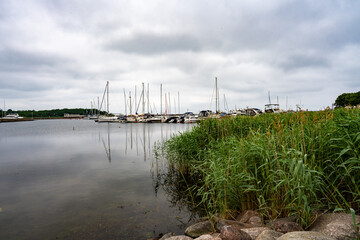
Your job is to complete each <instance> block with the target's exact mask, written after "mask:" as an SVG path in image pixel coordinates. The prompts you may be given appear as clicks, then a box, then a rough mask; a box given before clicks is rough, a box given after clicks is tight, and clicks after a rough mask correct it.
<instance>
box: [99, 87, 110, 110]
mask: <svg viewBox="0 0 360 240" xmlns="http://www.w3.org/2000/svg"><path fill="white" fill-rule="evenodd" d="M108 83H109V82H107V83H106V86H105V90H104V94H103V97H102V100H101V104H100V107H99V110H100V111H101V109H102V104H103V103H104V100H105V93H106V89H107V85H108Z"/></svg>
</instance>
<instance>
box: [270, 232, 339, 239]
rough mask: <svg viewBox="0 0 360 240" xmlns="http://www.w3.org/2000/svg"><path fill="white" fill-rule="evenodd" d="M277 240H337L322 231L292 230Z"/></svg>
mask: <svg viewBox="0 0 360 240" xmlns="http://www.w3.org/2000/svg"><path fill="white" fill-rule="evenodd" d="M277 240H336V239H335V238H333V237H330V236H328V235H325V234H323V233H320V232H312V231H310V232H304V231H301V232H290V233H286V234H284V235H282V236H281V237H279V238H278V239H277Z"/></svg>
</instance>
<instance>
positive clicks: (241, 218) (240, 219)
mask: <svg viewBox="0 0 360 240" xmlns="http://www.w3.org/2000/svg"><path fill="white" fill-rule="evenodd" d="M255 216H256V217H261V216H260V214H259V213H258V212H255V211H253V210H247V211H245V212H244V213H242V214H240V215H239V216H238V217H237V218H236V220H237V221H238V222H242V223H248V221H249V220H250V218H252V217H255Z"/></svg>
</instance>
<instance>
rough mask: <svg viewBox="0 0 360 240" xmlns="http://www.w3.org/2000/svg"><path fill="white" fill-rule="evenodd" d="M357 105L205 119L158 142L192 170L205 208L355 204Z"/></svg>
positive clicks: (359, 169)
mask: <svg viewBox="0 0 360 240" xmlns="http://www.w3.org/2000/svg"><path fill="white" fill-rule="evenodd" d="M359 146H360V111H359V110H358V109H350V110H349V109H338V110H335V111H331V110H325V111H319V112H299V113H288V114H266V115H261V116H259V117H253V118H250V117H243V116H241V117H237V118H226V119H220V120H217V119H207V120H204V121H201V122H200V124H199V125H198V126H196V127H195V128H194V129H193V130H192V131H190V132H186V133H183V134H181V135H179V136H176V137H173V138H171V139H170V140H169V141H168V142H167V143H166V144H165V146H164V148H165V150H166V151H165V152H166V155H167V159H169V161H170V165H171V166H172V167H174V168H175V169H177V170H178V171H182V172H186V173H189V174H190V175H191V174H193V175H194V176H196V178H197V179H198V181H196V183H195V184H193V185H192V186H191V187H190V188H191V189H192V190H193V191H194V194H195V195H197V196H198V197H199V199H201V200H200V203H199V204H201V205H204V206H206V209H207V210H208V211H209V212H218V213H221V214H224V215H225V214H227V213H228V212H233V211H242V210H245V209H255V210H258V211H260V212H262V213H263V215H264V216H265V217H268V218H276V217H279V216H288V215H296V216H297V217H298V220H299V223H300V224H301V225H303V226H304V227H307V226H308V225H309V224H311V222H312V221H313V219H314V218H315V216H316V212H317V210H319V209H335V208H344V209H349V208H350V207H352V208H354V209H355V210H356V211H359V203H360V191H359V187H358V186H359V183H360V158H359V154H360V149H359Z"/></svg>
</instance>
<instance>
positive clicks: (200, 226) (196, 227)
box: [185, 221, 214, 238]
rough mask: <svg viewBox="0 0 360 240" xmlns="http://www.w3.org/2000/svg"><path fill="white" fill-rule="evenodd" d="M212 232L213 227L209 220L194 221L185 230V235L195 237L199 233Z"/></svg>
mask: <svg viewBox="0 0 360 240" xmlns="http://www.w3.org/2000/svg"><path fill="white" fill-rule="evenodd" d="M213 232H214V228H213V226H212V224H211V222H210V221H205V222H199V223H195V224H193V225H191V226H189V227H188V228H186V230H185V235H187V236H190V237H193V238H197V237H200V236H201V235H205V234H211V233H213Z"/></svg>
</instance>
